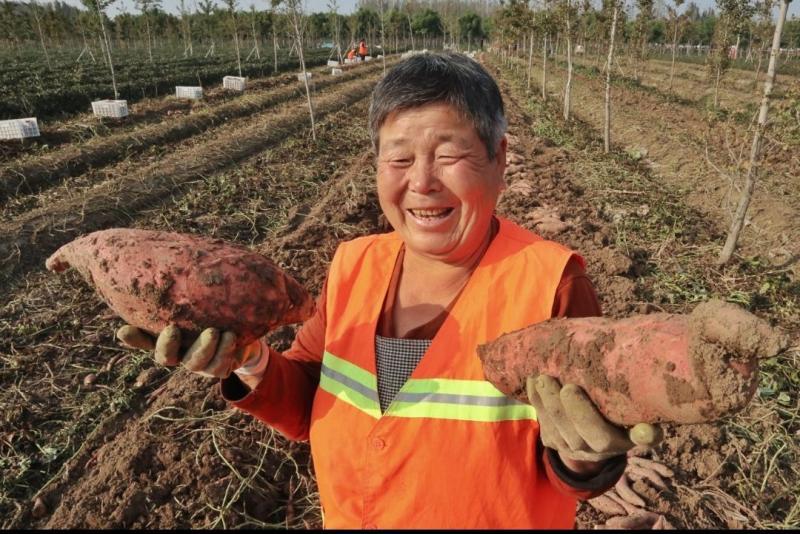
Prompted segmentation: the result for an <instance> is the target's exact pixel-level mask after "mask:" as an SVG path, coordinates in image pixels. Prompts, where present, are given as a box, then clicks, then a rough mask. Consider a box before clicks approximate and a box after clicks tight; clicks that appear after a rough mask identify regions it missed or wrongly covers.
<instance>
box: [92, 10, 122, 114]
mask: <svg viewBox="0 0 800 534" xmlns="http://www.w3.org/2000/svg"><path fill="white" fill-rule="evenodd" d="M95 5H96V6H97V15H98V16H99V17H100V28H101V29H102V30H103V40H104V41H105V45H106V54H107V55H108V68H109V69H110V70H111V87H113V88H114V100H118V99H119V92H117V77H116V76H115V75H114V61H113V60H112V59H111V45H110V44H109V42H108V33H106V24H105V21H103V12H102V10H101V9H100V4H99V2H98V0H95Z"/></svg>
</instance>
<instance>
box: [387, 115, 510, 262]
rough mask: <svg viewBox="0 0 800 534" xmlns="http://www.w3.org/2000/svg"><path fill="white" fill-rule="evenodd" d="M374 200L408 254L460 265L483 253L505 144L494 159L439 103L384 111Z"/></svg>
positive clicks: (500, 181) (466, 126)
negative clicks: (376, 193) (387, 114)
mask: <svg viewBox="0 0 800 534" xmlns="http://www.w3.org/2000/svg"><path fill="white" fill-rule="evenodd" d="M379 140H380V144H379V146H378V199H379V200H380V204H381V208H382V209H383V213H384V214H385V215H386V218H387V219H388V220H389V222H390V223H391V225H392V227H393V228H394V229H395V230H396V231H397V232H398V233H399V234H400V236H401V237H402V239H403V241H404V242H405V244H406V247H407V249H408V250H409V251H411V252H412V253H416V254H420V255H423V256H426V257H431V258H435V259H438V260H441V261H445V262H447V263H463V262H465V261H469V258H471V257H473V256H474V255H475V254H478V253H479V252H481V249H482V247H484V246H485V245H486V244H487V243H488V241H489V236H490V227H491V219H492V214H493V213H494V208H495V205H496V204H497V198H498V196H499V194H500V192H501V191H502V190H503V188H504V186H505V183H504V181H503V172H504V171H505V162H506V139H505V138H503V140H502V141H501V142H500V146H499V147H498V149H497V152H496V154H495V156H494V158H492V159H489V157H488V155H487V151H486V146H485V145H484V144H483V141H481V139H480V137H479V136H478V133H477V131H476V130H475V127H474V126H473V125H472V123H471V122H470V121H469V120H468V119H467V118H465V117H463V116H461V115H460V114H459V113H458V111H456V110H455V109H454V108H453V107H451V106H450V105H448V104H445V103H434V104H427V105H425V106H422V107H417V108H411V109H408V110H403V111H399V112H394V113H391V114H389V116H388V117H387V118H386V120H385V121H384V123H383V125H382V126H381V128H380V131H379Z"/></svg>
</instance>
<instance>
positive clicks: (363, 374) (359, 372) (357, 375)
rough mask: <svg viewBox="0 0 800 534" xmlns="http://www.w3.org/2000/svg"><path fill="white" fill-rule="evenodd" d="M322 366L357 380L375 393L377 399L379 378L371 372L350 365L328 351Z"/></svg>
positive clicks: (323, 358) (323, 357)
mask: <svg viewBox="0 0 800 534" xmlns="http://www.w3.org/2000/svg"><path fill="white" fill-rule="evenodd" d="M322 366H323V367H328V368H329V369H333V370H334V371H336V372H338V373H341V374H343V375H344V376H346V377H348V378H351V379H353V380H355V381H356V382H358V383H359V384H361V385H362V386H364V387H366V388H369V389H370V390H372V391H375V392H376V398H377V391H378V378H377V377H376V376H375V375H374V374H372V373H370V372H369V371H367V370H365V369H362V368H361V367H359V366H357V365H355V364H354V363H350V362H348V361H347V360H344V359H342V358H339V357H338V356H334V355H333V354H331V353H330V352H328V351H325V354H324V355H323V356H322Z"/></svg>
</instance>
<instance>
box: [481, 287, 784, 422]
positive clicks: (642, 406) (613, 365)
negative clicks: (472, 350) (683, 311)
mask: <svg viewBox="0 0 800 534" xmlns="http://www.w3.org/2000/svg"><path fill="white" fill-rule="evenodd" d="M787 341H788V340H787V339H786V337H784V336H782V335H781V334H780V333H778V332H777V331H776V330H774V329H773V328H771V327H770V326H769V325H767V324H766V323H765V322H764V321H762V320H761V319H759V318H757V317H756V316H754V315H752V314H750V313H748V312H747V311H745V310H743V309H741V308H739V307H738V306H736V305H733V304H729V303H725V302H721V301H718V300H713V301H709V302H706V303H702V304H700V305H698V306H697V307H696V308H695V309H694V310H693V311H692V313H691V314H689V315H677V314H666V313H656V314H650V315H639V316H634V317H630V318H627V319H620V320H613V319H607V318H602V317H587V318H576V319H551V320H549V321H545V322H543V323H538V324H535V325H532V326H529V327H527V328H524V329H522V330H517V331H516V332H512V333H509V334H505V335H503V336H501V337H499V338H498V339H496V340H494V341H492V342H490V343H487V344H485V345H481V346H479V347H478V356H479V358H480V359H481V362H482V363H483V370H484V374H485V376H486V379H487V380H488V381H489V382H491V383H492V384H494V385H495V387H497V388H498V389H500V390H501V391H503V392H504V393H505V394H507V395H509V396H512V397H515V398H517V399H519V400H522V401H524V402H527V397H526V394H525V379H526V377H527V376H529V375H535V374H547V375H550V376H553V377H556V378H558V379H559V380H560V381H561V383H562V384H564V383H574V384H578V385H579V386H581V387H583V388H584V390H586V392H587V394H588V395H589V397H591V399H592V401H593V402H594V403H595V404H596V405H597V407H598V409H599V410H600V412H601V413H603V415H605V416H606V418H608V419H609V420H610V421H612V422H614V423H617V424H620V425H633V424H637V423H659V422H674V423H699V422H705V421H711V420H714V419H718V418H720V417H722V416H723V415H726V414H729V413H732V412H735V411H737V410H740V409H742V408H743V407H744V406H745V405H747V403H748V402H749V401H750V399H751V398H752V396H753V394H754V393H755V390H756V386H757V383H758V363H757V358H760V357H771V356H774V355H776V354H778V353H780V352H781V351H782V350H784V349H785V348H786V345H787Z"/></svg>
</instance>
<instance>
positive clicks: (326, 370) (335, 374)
mask: <svg viewBox="0 0 800 534" xmlns="http://www.w3.org/2000/svg"><path fill="white" fill-rule="evenodd" d="M322 374H323V375H325V376H327V377H328V378H330V379H331V380H335V381H336V382H339V383H340V384H342V385H343V386H346V387H348V388H350V389H352V390H353V391H355V392H357V393H361V394H362V395H364V396H365V397H366V398H368V399H371V400H374V401H375V402H376V403H377V402H378V392H377V391H375V390H374V389H370V388H368V387H367V386H365V385H363V384H359V383H358V382H356V381H355V380H353V379H352V378H350V377H348V376H346V375H343V374H342V373H340V372H339V371H334V370H333V369H331V368H330V367H328V366H326V365H325V364H324V363H323V364H322Z"/></svg>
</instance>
